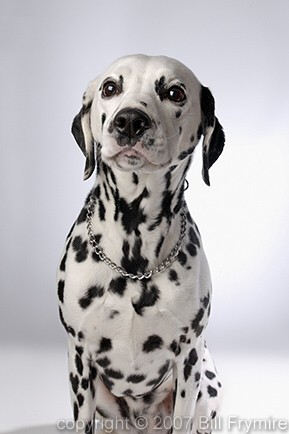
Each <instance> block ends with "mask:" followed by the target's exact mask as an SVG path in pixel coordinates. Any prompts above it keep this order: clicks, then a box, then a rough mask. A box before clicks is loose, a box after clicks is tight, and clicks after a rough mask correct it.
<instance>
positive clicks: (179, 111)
mask: <svg viewBox="0 0 289 434" xmlns="http://www.w3.org/2000/svg"><path fill="white" fill-rule="evenodd" d="M181 114H182V110H178V111H177V112H176V118H177V119H178V118H179V117H180V116H181Z"/></svg>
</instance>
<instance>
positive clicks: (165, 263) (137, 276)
mask: <svg viewBox="0 0 289 434" xmlns="http://www.w3.org/2000/svg"><path fill="white" fill-rule="evenodd" d="M94 207H95V197H94V196H93V195H91V196H90V200H89V203H88V208H87V215H86V228H87V233H88V239H89V243H90V245H91V247H92V250H93V252H94V253H95V254H96V255H97V256H98V257H99V259H100V260H101V261H102V262H104V264H106V265H108V266H109V268H111V269H112V270H114V271H116V272H117V273H119V274H121V275H122V276H123V277H125V278H129V279H132V280H143V279H149V278H150V277H151V276H152V275H153V274H158V273H161V272H162V271H164V270H166V269H167V268H168V267H170V266H171V265H172V263H173V262H174V261H175V259H176V258H177V256H178V254H179V253H180V250H181V247H182V245H183V241H184V238H185V235H186V228H187V224H186V211H185V209H184V207H182V209H181V213H180V215H181V229H180V237H179V240H178V242H177V243H176V245H175V246H174V248H173V249H172V251H171V253H170V254H169V256H168V257H167V258H166V259H165V260H164V261H163V262H162V263H161V264H160V265H158V266H157V267H155V268H153V269H151V270H149V271H147V272H145V273H143V274H140V273H138V274H132V273H128V272H127V271H126V270H125V269H124V268H122V267H121V266H119V265H117V264H116V263H115V262H113V261H112V260H111V259H110V258H109V257H108V256H106V254H105V253H104V251H103V249H102V248H101V247H100V245H99V244H98V242H97V241H96V238H95V236H94V233H93V228H92V217H93V215H94Z"/></svg>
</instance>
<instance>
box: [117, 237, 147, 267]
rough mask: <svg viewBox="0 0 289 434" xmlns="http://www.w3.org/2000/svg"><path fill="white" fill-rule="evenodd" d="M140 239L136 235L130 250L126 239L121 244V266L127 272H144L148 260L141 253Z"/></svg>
mask: <svg viewBox="0 0 289 434" xmlns="http://www.w3.org/2000/svg"><path fill="white" fill-rule="evenodd" d="M141 248H142V239H141V238H140V237H137V238H136V239H135V242H134V245H133V246H132V249H131V252H130V246H129V243H128V241H126V240H125V241H124V242H123V245H122V252H123V258H122V260H121V265H122V267H123V268H124V269H125V270H126V271H127V272H129V273H133V274H137V273H144V272H145V270H146V268H147V265H148V260H147V259H146V258H144V257H143V256H142V254H141Z"/></svg>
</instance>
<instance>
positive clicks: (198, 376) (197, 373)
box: [195, 372, 201, 383]
mask: <svg viewBox="0 0 289 434" xmlns="http://www.w3.org/2000/svg"><path fill="white" fill-rule="evenodd" d="M200 379H201V374H200V373H199V372H196V373H195V382H196V383H197V382H198V381H200Z"/></svg>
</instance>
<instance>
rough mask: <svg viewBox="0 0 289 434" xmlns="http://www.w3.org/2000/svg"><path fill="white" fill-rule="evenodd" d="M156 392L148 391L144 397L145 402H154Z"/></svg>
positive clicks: (149, 403)
mask: <svg viewBox="0 0 289 434" xmlns="http://www.w3.org/2000/svg"><path fill="white" fill-rule="evenodd" d="M154 398H155V394H154V392H150V393H147V394H146V395H145V396H144V397H143V402H144V404H147V405H151V404H152V403H153V402H154Z"/></svg>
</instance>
